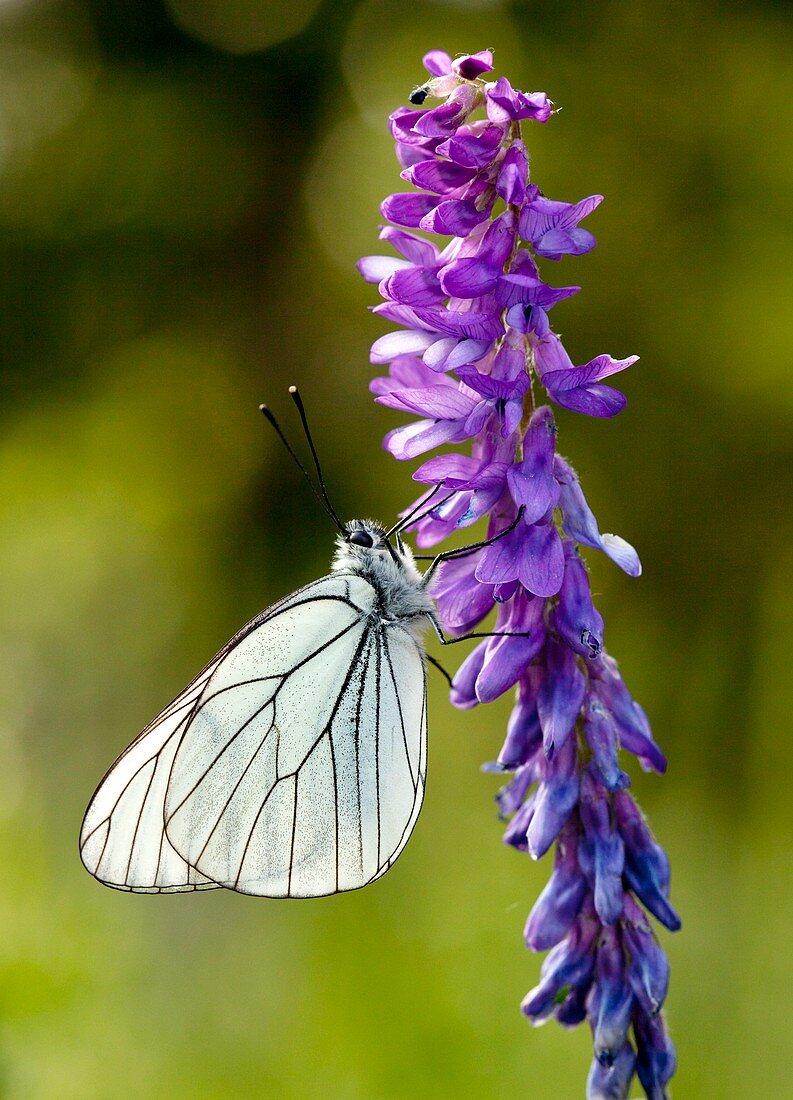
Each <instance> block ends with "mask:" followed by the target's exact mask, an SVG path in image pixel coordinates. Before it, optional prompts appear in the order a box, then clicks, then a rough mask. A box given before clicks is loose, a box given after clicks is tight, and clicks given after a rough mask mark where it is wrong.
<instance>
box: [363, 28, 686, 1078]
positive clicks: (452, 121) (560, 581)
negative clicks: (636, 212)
mask: <svg viewBox="0 0 793 1100" xmlns="http://www.w3.org/2000/svg"><path fill="white" fill-rule="evenodd" d="M424 65H425V68H426V69H427V72H428V73H429V77H430V78H429V79H428V80H426V81H425V82H424V83H423V84H421V85H420V86H419V87H418V88H416V89H415V90H414V92H413V93H412V95H411V96H410V103H411V106H410V107H407V106H405V107H399V108H397V110H395V111H394V112H393V114H392V115H391V118H390V120H389V125H390V129H391V134H392V136H393V138H394V141H395V143H396V156H397V160H398V162H399V164H400V166H401V169H402V170H401V173H400V174H401V177H402V180H404V181H405V184H406V185H408V186H412V187H413V188H415V190H413V191H408V192H403V191H397V192H396V193H395V194H393V195H390V196H388V197H387V198H386V199H385V200H384V202H383V204H382V207H381V209H382V212H383V215H384V217H385V218H386V219H387V220H388V222H389V223H390V224H388V225H386V226H384V227H383V228H382V229H381V232H380V239H381V240H382V241H384V242H386V243H387V244H388V245H389V246H390V247H391V248H392V249H393V251H394V255H391V256H389V255H372V256H367V257H364V258H363V259H362V260H361V261H360V262H359V264H358V269H359V271H360V273H361V275H362V277H363V278H364V279H365V280H367V281H368V282H369V283H372V284H374V285H376V286H377V289H378V292H379V294H380V297H381V299H382V301H381V303H380V304H379V305H377V306H374V307H373V310H372V312H373V313H375V315H376V316H378V317H381V318H382V319H383V321H384V322H387V323H388V324H390V325H391V326H393V327H394V328H395V329H396V331H391V332H388V333H386V334H385V335H383V336H381V337H380V338H379V339H378V340H376V341H375V343H374V344H373V346H372V349H371V355H370V358H371V361H372V363H375V364H377V365H380V364H382V365H388V371H387V373H383V374H381V376H380V377H378V378H375V379H374V380H373V382H372V383H371V390H372V392H373V393H374V394H375V397H376V400H377V401H378V403H379V404H381V405H385V406H386V407H388V408H391V409H396V410H398V411H400V412H403V413H406V414H409V416H410V417H413V418H415V419H413V420H412V422H410V423H406V424H404V425H403V426H401V427H398V428H395V429H393V430H392V431H390V432H389V433H388V434H387V435H386V437H385V440H384V446H385V448H386V449H387V450H388V451H389V452H390V453H391V454H392V455H393V456H394V457H395V458H397V459H400V460H411V459H415V458H419V456H423V458H422V462H421V464H420V465H419V468H418V469H416V470H415V472H414V473H413V478H414V480H415V481H418V482H419V483H421V484H422V485H426V486H430V487H431V488H430V490H429V491H425V493H424V495H423V496H422V497H420V498H419V500H417V501H416V502H415V504H414V505H411V506H410V508H409V509H406V510H405V511H403V512H402V516H405V515H407V514H408V512H410V513H411V515H414V516H416V518H414V519H412V520H411V521H410V523H409V526H408V530H409V531H410V532H412V533H413V534H414V535H415V539H416V543H417V544H418V546H419V547H429V546H436V545H438V544H443V542H444V540H446V539H447V538H449V537H450V536H451V535H454V534H455V533H459V531H460V529H461V528H468V527H472V528H474V530H472V532H471V540H470V541H471V542H472V543H476V544H479V543H482V544H483V545H481V546H480V545H476V547H475V548H474V549H473V550H471V551H470V552H469V554H468V556H464V557H460V558H456V559H449V560H446V561H445V562H444V564H443V566H442V567H441V568H440V570H439V572H438V573H437V574H436V576H435V580H434V585H433V587H432V593H433V596H434V599H435V601H436V607H437V612H438V616H439V619H440V621H441V624H442V625H443V626H444V628H445V629H446V630H447V631H449V632H450V633H451V634H453V635H456V636H457V637H462V636H464V635H465V634H466V633H468V632H472V631H474V632H475V631H476V630H477V626H478V624H479V623H481V621H482V620H483V619H484V617H485V616H486V615H487V614H488V613H489V612H491V611H492V610H493V608H496V609H497V616H496V622H495V624H494V626H493V628H492V633H491V631H489V630H488V631H483V633H484V634H485V636H484V637H483V639H482V641H481V643H480V644H478V645H477V646H476V648H474V649H472V650H471V652H470V653H469V654H468V656H467V657H466V658H465V660H463V661H462V663H461V665H460V667H459V668H458V670H457V673H456V674H455V676H454V678H453V681H452V689H451V696H450V697H451V701H452V703H453V704H454V705H455V706H456V707H458V708H460V709H462V710H466V709H471V708H474V707H477V706H479V705H480V704H482V705H484V704H487V703H489V702H491V701H492V700H495V699H496V698H498V697H499V696H501V695H503V694H504V693H505V692H507V691H509V690H510V689H513V688H514V689H515V695H516V697H515V701H514V705H513V706H512V709H511V712H510V716H509V721H508V725H507V730H506V736H505V738H504V741H503V744H502V746H501V751H500V752H499V755H498V759H497V760H495V761H494V762H492V763H488V764H485V765H483V769H482V770H483V771H485V772H489V773H497V774H500V775H502V776H503V775H504V773H505V772H506V773H511V774H510V777H509V780H508V782H506V784H505V785H504V786H503V787H502V788H501V789H500V790H499V792H498V794H497V795H496V801H497V804H498V810H499V817H500V818H501V819H502V820H503V821H504V822H505V830H504V842H505V844H507V845H509V846H510V847H512V848H514V849H515V850H517V851H519V852H525V853H527V854H529V855H530V856H532V857H533V858H534V859H539V858H541V857H542V856H543V855H545V853H546V852H548V851H549V850H550V848H551V847H552V846H553V845H554V844H556V851H555V855H554V863H553V872H552V874H551V877H550V879H549V881H548V884H547V886H546V887H545V889H544V890H543V891H542V893H541V895H540V897H539V898H538V900H537V902H536V904H535V905H534V907H533V909H532V911H531V913H530V914H529V917H528V919H527V922H526V926H525V940H526V944H527V946H528V947H529V948H531V949H532V950H534V951H546V950H549V954H548V956H547V958H546V959H545V961H544V963H543V966H542V972H541V977H540V982H539V985H538V986H537V987H536V988H535V989H533V990H532V991H531V993H529V994H528V995H527V997H526V999H525V1000H524V1002H523V1006H522V1008H523V1012H524V1013H525V1015H526V1016H527V1017H528V1018H529V1020H531V1022H532V1023H534V1024H539V1023H543V1022H544V1021H546V1020H548V1019H550V1018H551V1017H554V1018H555V1019H556V1020H557V1022H558V1023H559V1024H561V1025H562V1026H563V1027H568V1028H569V1027H575V1026H577V1025H579V1024H580V1023H582V1022H583V1021H585V1020H586V1021H588V1023H589V1025H590V1027H591V1029H592V1034H593V1046H594V1053H595V1058H594V1061H593V1063H592V1068H591V1070H590V1073H589V1078H588V1080H587V1097H588V1098H589V1100H628V1098H629V1096H630V1089H631V1082H632V1080H633V1078H634V1074H635V1073H637V1072H638V1075H639V1079H640V1081H641V1082H642V1084H643V1086H644V1088H645V1091H646V1093H647V1096H648V1097H649V1098H650V1100H666V1095H667V1094H666V1085H667V1082H668V1080H669V1078H670V1077H671V1075H672V1073H673V1072H674V1067H675V1055H674V1047H673V1046H672V1045H671V1042H670V1040H669V1039H668V1036H667V1033H666V1030H665V1026H664V1024H663V1021H662V1018H661V1011H662V1006H663V1004H664V1000H665V998H666V993H667V988H668V984H669V964H668V962H667V959H666V956H665V955H664V952H663V951H662V949H661V947H660V945H659V943H658V941H657V940H656V938H655V935H654V934H653V931H652V929H651V928H650V925H649V917H648V915H647V913H646V912H645V909H646V910H647V911H648V912H649V913H651V914H653V915H654V916H655V917H656V918H657V919H658V920H660V921H661V922H662V923H663V924H665V925H666V926H667V928H670V929H672V930H674V929H676V928H678V927H679V925H680V921H679V918H678V916H677V914H676V913H675V911H674V909H672V907H671V905H670V903H669V861H668V859H667V856H666V853H665V852H664V851H663V849H662V848H661V847H660V845H658V843H657V842H656V841H655V839H654V838H653V836H652V834H651V832H650V830H649V828H648V826H647V824H646V822H645V820H644V818H643V817H642V815H641V812H640V811H639V809H638V807H637V806H636V803H635V802H634V801H633V799H632V798H631V797H630V795H628V794H627V793H626V789H627V788H628V786H629V785H630V780H629V777H628V774H627V772H626V771H623V769H622V767H621V762H623V761H622V757H621V753H622V752H623V751H626V752H629V753H632V754H633V755H634V756H636V758H637V759H638V761H639V764H640V765H641V767H642V768H644V769H645V770H646V771H653V772H657V773H663V772H664V771H665V770H666V759H665V757H664V755H663V753H662V752H661V750H660V748H659V747H658V745H657V744H656V742H655V740H654V739H653V735H652V732H651V729H650V725H649V722H648V720H647V716H646V715H645V713H644V711H643V710H642V708H641V707H640V706H639V704H638V703H637V702H636V701H635V700H634V699H633V697H632V696H631V694H630V692H629V691H628V689H627V687H626V686H625V684H624V682H623V680H622V677H621V676H620V672H619V668H618V667H617V664H616V662H615V661H614V660H613V658H612V657H610V656H609V655H608V654H607V653H606V652H605V651H604V649H603V629H604V627H603V619H602V617H601V615H600V613H599V612H598V610H597V609H596V607H595V606H594V604H593V601H592V594H591V592H590V584H589V574H588V572H587V566H586V564H585V561H584V559H583V558H582V556H581V551H582V548H587V549H594V550H599V551H601V552H602V553H604V554H606V555H607V556H608V557H609V558H610V559H611V560H612V561H613V562H614V563H615V564H616V565H618V566H619V568H620V569H622V570H623V572H624V573H626V574H627V575H628V576H630V577H638V576H639V575H640V573H641V564H640V562H639V557H638V555H637V553H636V551H635V550H634V548H633V547H632V546H631V545H630V544H629V543H627V542H626V541H625V540H624V539H622V538H620V537H618V536H617V535H612V534H608V533H602V532H601V530H600V527H599V526H598V522H597V520H596V518H595V516H594V514H593V512H592V510H591V509H590V507H589V505H588V503H587V500H586V496H585V495H584V491H583V489H582V487H581V484H580V482H579V479H578V475H577V474H576V472H575V470H574V469H573V467H572V465H570V463H568V462H567V461H566V460H565V459H564V458H562V457H561V456H560V455H559V454H557V453H556V423H555V415H556V417H558V419H559V421H560V425H561V427H562V428H564V423H562V421H563V420H564V418H565V417H566V416H567V415H568V413H569V412H573V413H580V414H583V415H585V416H594V417H599V418H609V417H612V416H615V415H616V414H617V413H619V412H621V411H622V410H623V409H624V408H625V405H626V399H625V396H624V395H623V394H622V393H621V392H620V391H619V390H617V389H614V388H613V387H612V386H611V385H609V384H608V382H607V380H608V379H610V378H611V376H612V375H613V374H617V373H619V372H621V371H623V370H625V369H626V368H628V367H630V366H632V365H633V363H635V362H636V358H637V357H636V356H629V357H628V358H626V359H615V358H613V357H612V356H610V355H597V356H595V357H594V358H593V359H590V360H589V361H588V362H585V363H584V364H583V365H580V366H578V365H575V364H574V363H573V361H572V360H571V358H570V356H569V355H568V353H567V351H566V350H565V347H564V345H563V344H562V341H561V340H560V338H559V336H558V335H557V334H556V332H554V330H553V328H552V324H551V318H552V315H553V311H554V309H555V308H556V307H557V305H558V304H559V303H560V302H562V301H564V300H565V299H567V298H570V297H572V296H573V295H574V294H577V293H578V291H579V290H580V288H579V287H578V286H576V285H568V286H552V285H550V284H549V282H548V281H547V280H546V278H545V277H544V272H542V271H541V270H540V267H539V264H538V261H544V260H552V261H557V260H560V259H561V258H562V257H563V256H580V255H582V254H583V253H586V252H588V251H589V250H590V249H592V248H593V247H594V246H595V238H594V237H593V236H592V234H591V233H590V232H589V231H588V230H587V229H584V228H583V227H582V225H581V223H582V222H583V221H584V219H585V218H587V217H588V215H589V214H591V213H592V212H593V211H594V210H595V208H596V207H597V206H598V205H599V203H600V202H601V196H600V195H591V196H589V197H588V198H586V199H583V200H582V201H581V202H578V203H565V202H557V201H555V200H553V199H549V198H546V197H545V196H544V195H543V194H542V192H541V191H540V188H539V186H538V184H537V183H535V182H533V181H532V180H531V179H530V156H529V152H528V150H527V148H526V145H525V144H524V140H523V134H522V132H521V129H522V127H521V123H522V121H523V120H533V121H538V122H546V121H547V120H548V119H549V118H550V117H551V115H552V114H553V109H552V104H551V101H550V100H549V99H548V97H547V95H546V94H545V93H544V92H531V93H525V92H522V91H520V90H518V89H516V88H513V87H512V85H511V84H510V82H509V81H508V80H507V79H506V78H505V77H499V78H496V79H493V80H489V79H487V77H486V74H488V73H489V72H490V70H491V69H492V66H493V58H492V54H491V52H490V51H489V50H481V51H479V52H478V53H469V54H461V55H458V56H457V57H456V58H455V59H454V60H453V59H452V57H451V56H450V55H449V54H448V53H446V52H444V51H442V50H431V51H430V52H429V53H427V54H426V55H425V57H424ZM483 76H484V79H483ZM427 99H435V100H436V101H438V102H436V103H435V104H434V105H432V106H428V107H427V108H426V109H425V108H424V106H423V105H424V103H425V100H427ZM414 108H415V109H414ZM483 115H484V116H485V117H482V116H483ZM424 234H438V235H440V236H441V237H445V238H446V240H445V241H442V242H440V243H439V244H436V243H434V241H433V240H430V239H427V237H426V236H425V235H424ZM571 282H572V281H571ZM538 387H540V388H539V389H538ZM545 395H547V403H544V402H545V401H546V397H545ZM551 406H555V407H556V411H552V408H551ZM560 409H561V410H562V411H561V412H558V410H560ZM469 441H470V443H469ZM449 444H453V445H454V446H452V447H449V446H448V445H449ZM438 448H443V451H442V453H438V450H437V449H438ZM430 497H432V500H430ZM424 505H426V507H424ZM480 521H482V523H481V524H480ZM477 528H478V529H477ZM479 629H481V628H479Z"/></svg>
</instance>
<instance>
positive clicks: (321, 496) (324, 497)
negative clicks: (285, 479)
mask: <svg viewBox="0 0 793 1100" xmlns="http://www.w3.org/2000/svg"><path fill="white" fill-rule="evenodd" d="M259 412H260V413H261V414H262V415H263V416H264V418H265V419H266V420H268V421H269V422H270V424H271V425H272V427H273V428H274V429H275V433H276V435H277V436H278V438H279V439H280V440H281V442H282V443H283V445H284V446H285V447H286V449H287V451H288V452H289V455H290V456H291V458H292V460H293V462H294V463H295V465H296V466H297V468H298V470H300V472H301V473H302V475H303V477H304V478H305V479H306V481H307V482H308V484H309V487H310V488H311V492H312V493H313V494H314V496H315V497H316V498H317V500H318V501H319V503H320V504H321V505H322V507H323V508H324V509H325V511H326V512H327V513H328V515H329V516H330V518H331V519H332V520H333V522H334V523H335V524H336V526H337V527H338V529H339V530H340V531H341V532H342V534H343V533H344V527H343V525H342V523H341V521H340V520H339V517H338V516H337V515H336V513H335V512H334V511H333V509H332V508H331V506H330V501H329V500H328V494H327V492H325V487H324V485H323V487H322V488H323V492H322V493H320V492H319V490H318V489H317V487H316V485H315V484H314V482H313V481H312V480H311V474H310V473H309V472H308V470H307V469H306V468H305V466H304V465H303V463H302V462H301V461H300V459H299V458H298V457H297V455H296V454H295V452H294V450H293V449H292V445H291V444H290V442H289V440H288V439H287V438H286V436H285V435H284V432H283V429H282V428H281V425H280V424H279V423H278V421H277V420H276V419H275V414H274V413H273V410H272V409H271V408H270V406H269V405H260V406H259ZM312 451H313V447H312Z"/></svg>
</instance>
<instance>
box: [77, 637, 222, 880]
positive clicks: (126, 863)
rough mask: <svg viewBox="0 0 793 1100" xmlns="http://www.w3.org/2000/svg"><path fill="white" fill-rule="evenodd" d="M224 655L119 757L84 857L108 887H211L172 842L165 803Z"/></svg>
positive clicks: (93, 814)
mask: <svg viewBox="0 0 793 1100" xmlns="http://www.w3.org/2000/svg"><path fill="white" fill-rule="evenodd" d="M216 667H217V659H216V660H215V661H214V662H213V663H212V664H210V665H209V666H208V667H207V668H206V669H205V670H204V672H203V673H201V675H200V676H199V677H198V678H197V679H196V680H194V681H193V683H192V684H190V685H189V687H187V688H186V689H185V690H184V691H183V692H182V694H181V695H179V696H177V698H176V699H175V700H174V701H173V703H171V704H170V706H168V707H166V709H165V710H164V711H163V712H162V714H160V715H159V716H158V717H157V718H155V720H154V721H153V722H152V723H151V725H150V726H148V727H147V728H146V729H145V730H144V731H143V733H142V734H141V735H140V737H138V739H137V740H136V741H133V743H132V744H131V745H130V746H129V748H128V749H126V750H125V751H124V752H123V753H122V754H121V756H120V757H119V758H118V760H116V762H115V764H113V766H112V767H111V769H110V771H109V772H108V773H107V775H106V776H105V778H104V779H103V780H102V782H101V783H100V785H99V788H98V789H97V791H96V793H95V794H94V797H93V798H92V800H91V803H90V805H89V807H88V810H87V811H86V815H85V819H84V821H83V827H82V831H81V835H80V855H81V857H82V860H83V863H84V864H85V866H86V868H87V869H88V870H89V871H90V872H91V874H92V875H95V876H96V878H98V879H99V880H100V881H101V882H104V883H105V884H106V885H107V886H114V887H116V888H117V889H119V890H133V891H139V892H141V893H160V892H162V893H165V892H176V891H180V890H195V889H208V888H211V887H212V886H215V885H217V884H216V883H214V882H211V881H209V880H207V879H206V878H204V876H203V875H200V874H199V873H198V872H197V871H196V870H195V868H193V867H191V866H190V865H189V864H188V863H187V862H186V861H185V860H184V859H183V858H182V857H181V856H180V855H179V854H178V852H176V851H175V850H174V849H173V848H172V847H171V845H170V844H169V842H168V840H167V838H166V836H165V830H164V827H163V803H164V800H165V791H166V788H167V786H168V778H169V776H170V772H171V766H172V764H173V758H174V754H175V753H176V749H177V747H178V745H179V740H180V738H181V735H182V733H183V732H184V729H185V727H186V725H187V722H188V720H189V718H190V715H191V714H192V712H193V710H194V708H195V705H196V701H197V700H198V698H199V696H200V695H201V692H202V691H203V689H204V687H205V685H206V683H207V681H208V680H209V678H210V676H211V674H212V672H213V671H214V669H215V668H216Z"/></svg>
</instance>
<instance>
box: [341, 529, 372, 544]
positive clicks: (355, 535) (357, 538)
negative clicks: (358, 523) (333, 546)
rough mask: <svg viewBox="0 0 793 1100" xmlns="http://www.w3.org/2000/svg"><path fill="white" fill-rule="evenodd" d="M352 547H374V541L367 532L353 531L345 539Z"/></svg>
mask: <svg viewBox="0 0 793 1100" xmlns="http://www.w3.org/2000/svg"><path fill="white" fill-rule="evenodd" d="M347 541H348V542H351V543H353V545H354V546H367V547H368V546H374V540H373V539H372V536H371V535H370V534H369V532H368V531H353V532H352V533H351V534H350V535H349V536H348V538H347Z"/></svg>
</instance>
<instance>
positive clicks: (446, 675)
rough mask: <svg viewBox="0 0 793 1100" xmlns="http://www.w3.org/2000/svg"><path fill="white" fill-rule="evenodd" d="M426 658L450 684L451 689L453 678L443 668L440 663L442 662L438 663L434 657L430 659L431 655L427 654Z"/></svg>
mask: <svg viewBox="0 0 793 1100" xmlns="http://www.w3.org/2000/svg"><path fill="white" fill-rule="evenodd" d="M424 656H425V657H426V658H427V660H428V661H429V663H430V664H431V665H434V667H435V668H437V670H438V672H440V674H441V675H442V676H444V677H445V678H446V680H447V681H448V683H449V687H451V686H452V678H451V676H450V675H449V673H448V672H447V671H446V669H445V668H444V667H443V665H442V664H441V663H440V661H436V660H435V658H434V657H430V655H429V653H425V654H424Z"/></svg>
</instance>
